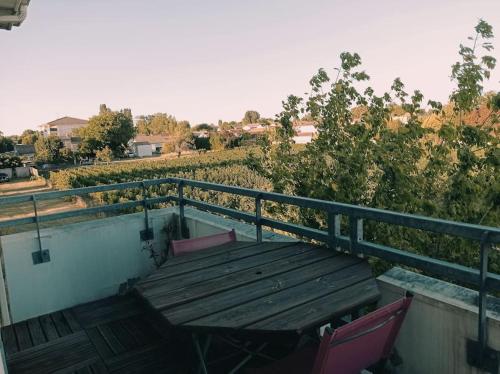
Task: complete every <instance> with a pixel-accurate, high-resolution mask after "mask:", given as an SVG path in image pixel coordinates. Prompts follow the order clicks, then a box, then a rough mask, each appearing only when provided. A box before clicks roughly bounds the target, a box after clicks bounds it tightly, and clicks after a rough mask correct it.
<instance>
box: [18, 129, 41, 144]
mask: <svg viewBox="0 0 500 374" xmlns="http://www.w3.org/2000/svg"><path fill="white" fill-rule="evenodd" d="M39 136H40V133H39V132H38V131H35V130H30V129H28V130H24V131H23V133H22V134H21V137H20V138H19V142H20V143H21V144H35V142H36V141H37V139H38V137H39Z"/></svg>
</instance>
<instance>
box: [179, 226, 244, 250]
mask: <svg viewBox="0 0 500 374" xmlns="http://www.w3.org/2000/svg"><path fill="white" fill-rule="evenodd" d="M234 241H236V233H235V231H234V229H233V230H231V231H228V232H223V233H221V234H215V235H209V236H202V237H199V238H194V239H182V240H172V242H171V246H172V253H173V255H174V256H180V255H183V254H186V253H191V252H196V251H199V250H201V249H206V248H210V247H215V246H217V245H221V244H225V243H230V242H234Z"/></svg>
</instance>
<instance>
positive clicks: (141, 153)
mask: <svg viewBox="0 0 500 374" xmlns="http://www.w3.org/2000/svg"><path fill="white" fill-rule="evenodd" d="M131 148H132V152H134V155H136V156H137V157H151V156H152V155H153V149H152V148H151V144H150V143H148V142H133V143H132V146H131Z"/></svg>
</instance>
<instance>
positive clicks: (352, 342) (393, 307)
mask: <svg viewBox="0 0 500 374" xmlns="http://www.w3.org/2000/svg"><path fill="white" fill-rule="evenodd" d="M411 300H412V296H411V295H407V296H406V297H404V298H402V299H400V300H398V301H396V302H394V303H392V304H388V305H386V306H384V307H382V308H380V309H377V310H375V311H374V312H371V313H369V314H367V315H365V316H363V317H361V318H358V319H357V320H355V321H353V322H351V323H348V324H347V325H344V326H342V327H339V328H338V329H336V330H335V331H333V333H331V331H330V332H326V331H325V334H324V335H323V339H322V341H321V344H320V347H319V350H318V354H317V356H316V361H315V364H314V370H313V374H326V373H335V374H353V373H359V372H360V371H361V370H362V369H366V368H367V367H369V366H371V365H374V364H376V363H377V362H379V361H380V360H383V359H387V358H389V355H390V354H391V350H392V347H393V345H394V341H395V340H396V337H397V334H398V332H399V329H400V327H401V324H402V323H403V320H404V318H405V315H406V312H407V310H408V308H409V306H410V304H411Z"/></svg>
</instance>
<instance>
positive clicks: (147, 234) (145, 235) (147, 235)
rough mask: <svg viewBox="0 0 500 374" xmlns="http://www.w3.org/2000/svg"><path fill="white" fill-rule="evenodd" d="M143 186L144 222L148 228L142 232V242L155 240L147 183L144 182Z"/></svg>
mask: <svg viewBox="0 0 500 374" xmlns="http://www.w3.org/2000/svg"><path fill="white" fill-rule="evenodd" d="M141 185H142V206H143V208H144V220H145V223H146V228H145V229H144V230H142V231H141V232H140V235H141V240H142V241H146V240H152V239H154V233H153V229H152V228H150V227H149V216H148V195H147V194H148V190H147V188H146V183H144V181H143V182H142V183H141Z"/></svg>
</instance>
